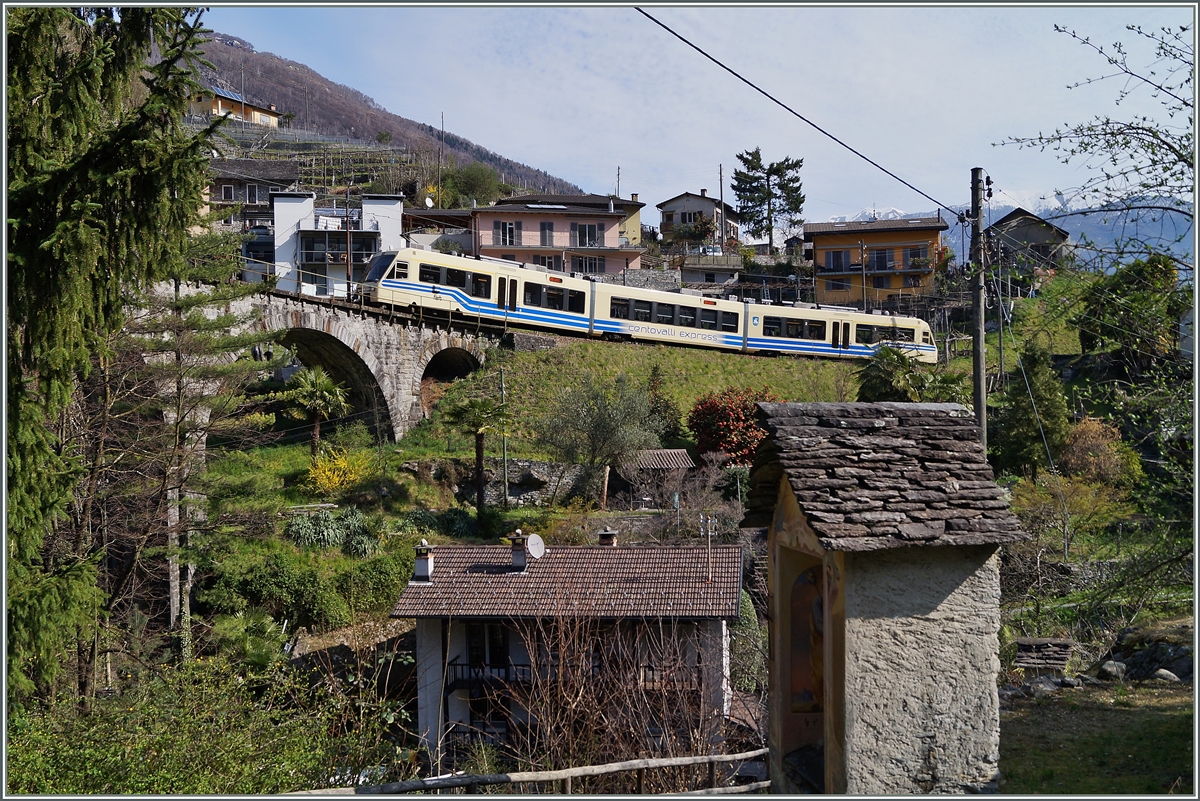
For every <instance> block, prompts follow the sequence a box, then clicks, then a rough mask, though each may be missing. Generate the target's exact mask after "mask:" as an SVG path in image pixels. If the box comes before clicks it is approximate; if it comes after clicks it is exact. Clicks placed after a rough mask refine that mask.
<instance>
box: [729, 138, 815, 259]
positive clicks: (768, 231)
mask: <svg viewBox="0 0 1200 801" xmlns="http://www.w3.org/2000/svg"><path fill="white" fill-rule="evenodd" d="M737 159H738V161H740V162H741V163H742V168H743V169H740V170H736V169H735V170H734V171H733V194H734V196H735V197H737V201H738V213H739V214H740V215H741V217H742V222H743V224H744V225H745V228H746V232H747V233H748V234H750V235H751V236H763V235H764V234H765V235H766V237H767V246H768V247H769V248H771V249H772V252H774V247H775V224H776V222H779V223H780V224H782V225H786V226H794V225H798V224H799V223H800V222H802V220H801V219H800V215H801V214H802V213H803V212H804V192H803V191H802V186H801V183H800V168H801V167H803V166H804V159H793V158H788V157H784V158H783V159H780V160H779V161H775V162H771V163H770V164H766V163H764V162H763V158H762V150H761V148H757V147H756V148H754V149H753V150H747V151H745V152H742V153H738V154H737Z"/></svg>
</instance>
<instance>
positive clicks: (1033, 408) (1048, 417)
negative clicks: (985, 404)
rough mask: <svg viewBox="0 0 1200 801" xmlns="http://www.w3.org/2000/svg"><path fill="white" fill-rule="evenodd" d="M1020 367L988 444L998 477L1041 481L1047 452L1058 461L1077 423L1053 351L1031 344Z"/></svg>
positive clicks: (1005, 395) (1009, 385) (1007, 393)
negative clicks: (1023, 475) (1027, 476)
mask: <svg viewBox="0 0 1200 801" xmlns="http://www.w3.org/2000/svg"><path fill="white" fill-rule="evenodd" d="M1020 367H1021V368H1023V369H1021V370H1018V375H1016V376H1013V377H1012V378H1011V380H1010V381H1009V382H1008V386H1007V388H1006V389H1005V392H1004V395H1003V400H1002V406H1001V408H1000V411H999V413H998V414H996V415H995V416H994V418H993V419H994V420H995V430H994V431H989V432H988V444H989V445H990V446H991V451H992V453H991V462H992V465H993V467H995V468H996V470H997V472H1001V473H1011V474H1018V475H1019V474H1021V473H1029V474H1030V475H1031V476H1033V477H1035V478H1036V476H1037V471H1038V469H1039V468H1042V467H1048V466H1049V464H1050V462H1049V457H1048V456H1047V453H1046V451H1047V449H1049V452H1050V456H1053V457H1055V458H1057V455H1058V453H1059V451H1060V449H1061V448H1062V446H1063V444H1064V443H1065V442H1066V441H1067V436H1068V435H1069V434H1070V432H1071V419H1070V415H1069V414H1068V412H1067V401H1066V397H1065V396H1064V395H1063V388H1062V381H1060V380H1059V378H1058V376H1057V375H1056V374H1055V372H1054V370H1053V368H1052V367H1051V361H1050V352H1049V351H1048V350H1046V349H1045V348H1043V347H1041V346H1039V345H1037V344H1036V343H1035V342H1033V341H1030V342H1029V343H1027V344H1026V346H1025V349H1024V350H1023V351H1022V353H1021V365H1020ZM1022 372H1023V374H1024V378H1022V376H1021V375H1020V373H1022Z"/></svg>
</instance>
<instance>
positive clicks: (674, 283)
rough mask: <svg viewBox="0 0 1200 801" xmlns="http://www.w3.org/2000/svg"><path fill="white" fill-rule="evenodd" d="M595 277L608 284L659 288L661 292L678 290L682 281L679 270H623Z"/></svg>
mask: <svg viewBox="0 0 1200 801" xmlns="http://www.w3.org/2000/svg"><path fill="white" fill-rule="evenodd" d="M595 278H596V280H597V281H602V282H604V283H606V284H621V285H623V286H632V287H636V288H638V289H657V290H658V291H660V292H678V291H679V287H680V282H681V278H680V272H679V270H622V271H621V272H619V273H597V274H596V276H595Z"/></svg>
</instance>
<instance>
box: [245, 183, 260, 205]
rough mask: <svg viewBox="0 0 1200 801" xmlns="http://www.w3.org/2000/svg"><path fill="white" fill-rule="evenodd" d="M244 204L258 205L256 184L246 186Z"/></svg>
mask: <svg viewBox="0 0 1200 801" xmlns="http://www.w3.org/2000/svg"><path fill="white" fill-rule="evenodd" d="M246 202H247V203H258V184H247V185H246Z"/></svg>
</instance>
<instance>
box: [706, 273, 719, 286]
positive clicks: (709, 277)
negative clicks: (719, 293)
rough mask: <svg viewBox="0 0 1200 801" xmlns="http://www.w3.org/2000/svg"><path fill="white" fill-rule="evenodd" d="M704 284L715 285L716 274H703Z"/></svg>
mask: <svg viewBox="0 0 1200 801" xmlns="http://www.w3.org/2000/svg"><path fill="white" fill-rule="evenodd" d="M704 283H706V284H715V283H717V274H716V273H705V274H704Z"/></svg>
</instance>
